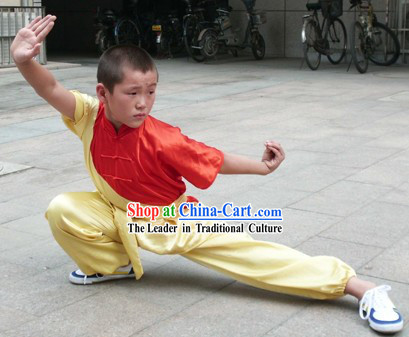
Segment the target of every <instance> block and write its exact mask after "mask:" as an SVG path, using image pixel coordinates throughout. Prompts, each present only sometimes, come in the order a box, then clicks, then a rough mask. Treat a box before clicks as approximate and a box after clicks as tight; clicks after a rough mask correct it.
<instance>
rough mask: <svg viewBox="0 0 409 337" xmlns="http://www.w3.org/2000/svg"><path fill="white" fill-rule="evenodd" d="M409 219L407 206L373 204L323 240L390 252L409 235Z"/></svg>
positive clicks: (323, 235) (330, 231)
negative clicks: (393, 246) (389, 250)
mask: <svg viewBox="0 0 409 337" xmlns="http://www.w3.org/2000/svg"><path fill="white" fill-rule="evenodd" d="M408 216H409V208H408V207H407V206H402V205H394V204H387V203H380V202H372V203H370V204H368V205H366V206H365V207H363V208H362V209H360V210H358V211H356V212H355V213H353V214H351V215H350V216H348V217H347V218H345V219H344V220H343V221H341V222H339V223H337V224H335V225H333V226H332V227H331V228H329V229H328V230H326V231H324V232H322V233H321V234H320V236H322V237H327V238H333V239H337V240H342V241H349V242H355V243H358V244H363V245H371V246H376V247H381V248H387V247H389V246H390V245H392V244H393V243H395V242H397V241H398V240H399V239H400V238H402V237H403V236H405V235H407V234H408V233H409V228H408V226H407V217H408Z"/></svg>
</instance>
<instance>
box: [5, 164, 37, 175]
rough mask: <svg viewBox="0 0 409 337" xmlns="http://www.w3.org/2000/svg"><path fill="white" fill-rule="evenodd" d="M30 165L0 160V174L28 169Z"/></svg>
mask: <svg viewBox="0 0 409 337" xmlns="http://www.w3.org/2000/svg"><path fill="white" fill-rule="evenodd" d="M29 168H30V166H27V165H19V164H14V163H8V162H4V161H1V162H0V175H6V174H10V173H14V172H18V171H23V170H28V169H29Z"/></svg>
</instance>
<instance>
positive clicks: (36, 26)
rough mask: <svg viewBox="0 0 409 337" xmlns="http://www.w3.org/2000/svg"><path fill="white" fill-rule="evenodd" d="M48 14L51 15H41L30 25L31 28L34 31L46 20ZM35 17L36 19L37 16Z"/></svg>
mask: <svg viewBox="0 0 409 337" xmlns="http://www.w3.org/2000/svg"><path fill="white" fill-rule="evenodd" d="M50 16H51V15H47V16H45V17H43V18H41V17H40V20H37V21H36V23H35V24H34V25H32V26H31V27H30V28H31V30H32V31H33V32H34V31H35V30H36V29H37V28H38V26H40V25H41V24H42V23H43V22H44V21H46V20H48V18H49V17H50ZM36 19H37V18H36Z"/></svg>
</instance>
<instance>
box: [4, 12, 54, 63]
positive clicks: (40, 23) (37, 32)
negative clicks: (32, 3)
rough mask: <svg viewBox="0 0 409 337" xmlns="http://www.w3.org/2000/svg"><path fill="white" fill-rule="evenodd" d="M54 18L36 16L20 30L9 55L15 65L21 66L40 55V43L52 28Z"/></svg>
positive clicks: (50, 16)
mask: <svg viewBox="0 0 409 337" xmlns="http://www.w3.org/2000/svg"><path fill="white" fill-rule="evenodd" d="M55 19H56V17H55V16H52V15H47V16H46V17H44V18H41V16H37V17H36V18H35V19H34V20H33V21H31V22H30V23H29V24H28V25H27V26H26V27H24V28H22V29H20V30H19V31H18V33H17V35H16V37H15V38H14V41H13V43H12V44H11V47H10V51H11V55H12V57H13V59H14V62H15V63H16V64H23V63H25V62H27V61H29V60H31V59H32V58H33V57H35V56H37V55H38V54H39V53H40V47H41V43H42V42H43V41H44V39H45V37H46V36H47V35H48V33H49V32H50V31H51V29H52V28H53V26H54V21H55Z"/></svg>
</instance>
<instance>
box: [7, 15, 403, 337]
mask: <svg viewBox="0 0 409 337" xmlns="http://www.w3.org/2000/svg"><path fill="white" fill-rule="evenodd" d="M55 19H56V18H55V17H54V16H50V15H49V16H47V17H45V18H43V19H41V18H40V17H38V18H36V19H34V20H33V21H32V22H31V23H30V24H29V25H27V27H25V28H23V29H22V30H20V31H19V33H18V34H17V36H16V38H15V39H14V41H13V44H12V46H11V53H12V56H13V58H14V60H15V63H16V65H17V67H18V69H19V70H20V72H21V73H22V74H23V76H24V77H25V78H26V80H27V81H28V83H29V84H30V85H31V86H32V87H33V88H34V89H35V90H36V92H37V93H38V94H39V95H40V96H41V97H43V98H44V99H45V100H46V101H47V102H48V103H50V104H51V105H52V106H53V107H55V108H56V109H57V110H58V111H59V112H60V113H61V114H62V117H63V120H64V122H65V124H66V125H67V126H68V127H69V128H70V129H71V131H73V132H74V133H75V134H76V135H77V136H78V137H79V138H80V139H81V141H82V142H83V146H84V156H85V161H86V166H87V169H88V171H89V173H90V176H91V178H92V180H93V182H94V184H95V186H96V187H97V192H78V193H65V194H62V195H60V196H58V197H56V198H54V199H53V201H52V202H51V203H50V206H49V208H48V210H47V213H46V217H47V219H48V221H49V223H50V226H51V230H52V233H53V235H54V237H55V239H56V240H57V242H58V243H59V244H60V245H61V247H62V248H63V249H64V250H65V251H66V252H67V254H68V255H70V256H71V258H72V259H73V260H74V261H75V262H76V263H77V265H78V266H79V269H78V270H76V271H74V272H72V273H71V274H70V275H69V280H70V281H71V282H72V283H75V284H92V283H97V282H103V281H107V280H112V279H118V278H128V277H135V278H136V279H139V278H140V277H141V276H142V274H143V270H142V266H141V263H140V260H139V256H138V248H139V247H141V248H143V249H147V250H149V251H151V252H155V253H157V254H180V255H182V256H184V257H186V258H188V259H190V260H192V261H195V262H197V263H200V264H202V265H204V266H207V267H209V268H213V269H215V270H218V271H220V272H223V273H225V274H227V275H229V276H231V277H233V278H234V279H236V280H239V281H242V282H245V283H247V284H250V285H253V286H255V287H259V288H263V289H267V290H270V291H277V292H282V293H287V294H294V295H300V296H306V297H311V298H317V299H333V298H337V297H340V296H343V295H345V294H350V295H353V296H355V297H356V298H358V300H360V316H361V317H362V318H363V319H368V321H369V324H370V326H371V327H372V328H373V329H375V330H377V331H380V332H396V331H399V330H401V329H402V328H403V319H402V317H401V315H400V314H399V312H398V311H397V310H396V308H395V307H394V305H393V304H392V302H391V301H390V299H389V297H388V295H387V291H388V290H390V287H388V286H378V287H376V286H375V284H373V283H371V282H367V281H364V280H361V279H359V278H357V277H356V274H355V272H354V270H353V269H352V268H351V267H349V266H348V265H346V264H345V263H344V262H342V261H340V260H339V259H337V258H334V257H328V256H317V257H309V256H307V255H305V254H302V253H300V252H298V251H295V250H293V249H291V248H288V247H285V246H282V245H278V244H274V243H271V242H263V241H255V240H253V239H252V238H251V237H250V236H249V235H248V234H246V233H241V234H208V233H197V232H195V231H194V232H193V233H188V234H187V233H182V230H181V227H182V226H181V223H180V222H179V220H178V214H177V215H176V217H173V218H166V219H165V218H163V217H162V216H159V217H158V218H157V219H156V222H155V225H161V224H164V223H165V222H166V223H169V224H171V225H175V226H176V228H177V229H176V232H175V233H168V234H151V233H138V234H134V235H131V234H129V233H128V227H127V223H128V222H129V221H130V219H129V218H128V217H127V214H126V211H125V210H126V209H127V204H128V203H129V202H140V203H141V204H143V205H154V206H158V207H159V208H160V209H161V210H162V209H163V207H164V206H167V205H170V204H175V205H176V207H177V209H178V207H179V206H180V205H181V204H182V203H183V202H186V201H192V200H194V199H192V198H190V197H186V196H185V194H184V192H185V190H186V186H185V184H184V183H183V181H182V177H184V178H185V179H187V180H188V181H190V182H191V183H193V184H194V185H195V186H197V187H200V188H207V187H209V186H210V185H211V184H212V183H213V181H214V179H215V178H216V176H217V174H218V173H221V174H240V173H242V174H260V175H267V174H269V173H271V172H273V171H274V170H275V169H277V167H278V166H279V165H280V164H281V162H282V161H283V160H284V151H283V149H282V148H281V146H280V144H278V143H276V142H273V141H268V142H266V143H265V151H264V153H263V156H262V160H261V161H260V162H259V161H255V160H251V159H248V158H245V157H241V156H236V155H231V154H227V153H222V152H221V151H219V150H217V149H215V148H212V147H209V146H206V145H205V144H203V143H199V142H196V141H194V140H192V139H189V138H188V137H186V136H184V135H182V134H181V133H180V130H179V129H178V128H175V127H172V126H170V125H168V124H166V123H163V122H161V121H159V120H157V119H155V118H153V117H151V116H149V113H150V112H151V109H152V106H153V103H154V101H155V90H156V86H157V80H158V73H157V70H156V67H155V64H154V62H153V60H152V59H151V57H150V56H149V55H148V54H147V53H146V52H145V51H144V50H142V49H140V48H138V47H134V46H116V47H114V48H111V49H109V50H108V51H107V52H105V53H104V55H103V56H102V57H101V59H100V63H99V66H98V73H97V78H98V84H97V86H96V92H97V97H98V99H95V98H92V97H90V96H88V95H84V94H81V93H79V92H76V91H68V90H66V89H65V88H63V87H62V86H61V84H60V83H58V82H57V81H56V80H55V79H54V77H53V76H52V75H51V73H50V72H48V71H47V70H46V69H45V68H43V67H42V66H40V65H39V64H38V63H37V62H36V61H35V60H33V57H34V56H36V55H37V54H38V53H39V48H40V45H41V42H42V41H43V40H44V39H45V37H46V36H47V34H48V33H49V32H50V31H51V29H52V27H53V25H54V21H55ZM160 214H163V213H162V212H160ZM148 222H149V219H146V218H143V219H138V223H145V224H146V223H148ZM192 227H194V226H192Z"/></svg>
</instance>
